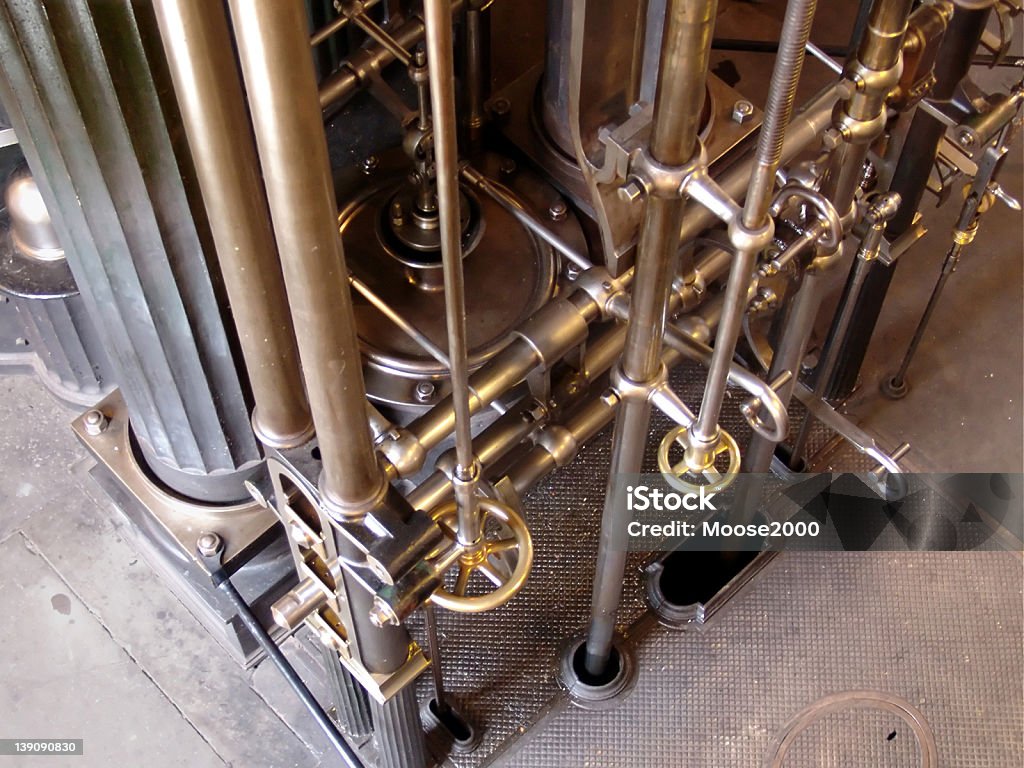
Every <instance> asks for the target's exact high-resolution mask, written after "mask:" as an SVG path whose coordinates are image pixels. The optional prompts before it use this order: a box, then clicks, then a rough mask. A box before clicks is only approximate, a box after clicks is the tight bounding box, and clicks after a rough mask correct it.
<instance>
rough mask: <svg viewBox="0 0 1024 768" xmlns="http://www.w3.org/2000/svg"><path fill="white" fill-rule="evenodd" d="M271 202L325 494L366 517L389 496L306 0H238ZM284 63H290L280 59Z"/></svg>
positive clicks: (242, 50) (235, 17) (245, 67)
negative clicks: (369, 416)
mask: <svg viewBox="0 0 1024 768" xmlns="http://www.w3.org/2000/svg"><path fill="white" fill-rule="evenodd" d="M231 11H232V21H233V23H234V27H235V37H236V40H237V42H238V49H239V54H240V56H241V61H242V72H243V75H244V76H245V84H246V90H247V92H248V96H249V107H250V110H251V112H252V116H253V123H254V127H255V132H256V142H257V145H258V147H259V154H260V160H261V162H262V164H263V173H264V177H265V180H266V185H267V199H268V201H269V203H270V213H271V217H272V219H273V224H274V234H275V237H276V238H277V246H278V251H279V253H280V255H281V262H282V265H283V270H284V278H285V284H286V285H287V288H288V298H289V300H290V308H291V313H292V318H293V322H294V324H295V333H296V336H297V337H298V343H299V355H300V357H301V359H302V369H303V376H304V378H305V382H306V390H307V392H308V394H309V401H310V409H311V411H312V415H313V423H314V425H315V426H316V431H317V435H318V441H319V447H320V454H321V456H322V457H323V475H322V479H321V491H322V493H323V496H324V500H325V501H326V502H327V503H328V504H332V505H334V506H335V507H336V508H337V510H338V512H339V514H342V515H345V514H363V513H365V512H366V511H367V510H368V509H369V508H371V507H372V506H373V504H374V503H375V502H376V500H377V499H378V498H379V497H380V495H381V494H382V493H383V487H384V485H385V480H384V475H383V472H382V471H381V467H380V465H379V463H378V461H377V456H376V454H375V453H374V450H373V446H372V444H371V442H370V430H369V426H368V425H367V423H366V406H365V403H364V400H365V389H364V387H363V376H362V365H361V363H360V358H359V344H358V340H357V338H356V331H355V321H354V316H353V312H352V298H351V294H350V292H349V286H348V269H347V267H346V265H345V258H344V254H343V253H342V249H341V241H340V238H339V236H338V232H337V226H336V224H335V206H334V190H333V185H332V183H331V175H330V165H329V162H328V158H327V146H326V143H325V139H324V132H323V125H322V123H321V115H320V109H319V106H318V105H319V99H318V97H317V93H316V81H315V78H314V75H313V63H312V61H311V60H310V59H309V55H308V50H309V44H308V37H307V35H308V33H307V32H306V24H305V19H304V18H303V14H302V8H301V6H300V5H299V4H298V3H292V2H278V1H277V0H259V1H258V2H256V3H243V2H241V0H235V2H232V3H231ZM278 62H288V65H287V66H280V65H278Z"/></svg>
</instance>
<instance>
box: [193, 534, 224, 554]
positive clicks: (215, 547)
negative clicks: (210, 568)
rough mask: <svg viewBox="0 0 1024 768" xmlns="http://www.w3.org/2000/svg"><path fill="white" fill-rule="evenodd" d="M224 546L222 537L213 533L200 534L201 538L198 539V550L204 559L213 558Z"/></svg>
mask: <svg viewBox="0 0 1024 768" xmlns="http://www.w3.org/2000/svg"><path fill="white" fill-rule="evenodd" d="M223 546H224V542H223V541H222V540H221V538H220V536H218V535H217V534H216V533H213V532H212V531H203V532H202V533H200V534H199V538H198V539H196V549H198V550H199V554H201V555H202V556H203V557H213V556H214V555H216V554H217V553H218V552H220V550H221V548H222V547H223Z"/></svg>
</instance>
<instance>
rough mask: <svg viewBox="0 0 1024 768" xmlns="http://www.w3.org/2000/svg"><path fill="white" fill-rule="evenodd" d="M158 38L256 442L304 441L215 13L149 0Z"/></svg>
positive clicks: (299, 396)
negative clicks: (241, 364) (250, 403)
mask: <svg viewBox="0 0 1024 768" xmlns="http://www.w3.org/2000/svg"><path fill="white" fill-rule="evenodd" d="M155 10H156V15H157V21H158V23H159V25H160V37H161V39H162V40H163V45H164V49H165V50H166V52H167V63H168V66H169V67H170V71H171V77H172V79H173V81H174V89H175V95H176V96H177V101H178V105H179V107H180V109H181V115H182V119H183V121H184V124H185V132H186V134H187V136H188V142H189V148H190V150H191V152H192V159H193V160H194V161H195V166H196V173H197V175H198V177H199V185H200V187H201V189H202V193H203V202H204V204H205V206H206V211H207V214H208V218H209V220H210V230H211V232H212V234H213V240H214V244H215V245H216V248H217V260H218V262H219V263H220V268H221V273H222V275H223V277H224V285H225V288H226V289H227V293H228V298H229V299H230V301H231V313H232V315H233V316H234V320H235V327H236V328H237V329H238V338H239V343H240V345H241V348H242V355H243V357H244V358H245V365H246V370H247V371H248V374H249V383H250V385H251V386H252V393H253V399H254V400H255V403H256V408H255V410H254V412H253V415H252V425H253V430H254V431H255V432H256V436H257V437H258V438H259V439H260V441H261V442H262V443H263V444H264V445H268V446H271V447H274V448H292V447H295V446H298V445H302V444H303V443H305V442H307V441H308V440H309V439H310V438H311V437H312V436H313V421H312V419H311V418H310V414H309V403H308V401H307V399H306V391H305V389H304V388H303V384H302V372H301V370H300V368H299V354H298V349H297V347H296V343H295V333H294V330H293V329H292V322H291V316H290V315H289V314H288V309H287V308H288V297H287V295H286V293H285V287H284V278H283V277H282V275H281V264H280V262H279V260H278V257H277V249H276V248H275V247H274V233H273V231H272V229H271V226H270V218H269V215H268V211H267V202H266V196H265V195H264V191H263V183H262V180H261V178H260V167H259V161H258V160H257V158H256V146H255V144H254V142H253V138H252V133H251V128H250V124H249V117H248V114H247V113H246V109H245V100H244V96H243V94H242V84H241V82H240V81H239V78H238V71H237V68H236V66H235V60H234V56H233V55H232V52H231V37H230V32H229V30H228V24H227V18H226V16H225V14H224V10H223V8H222V7H221V6H220V5H219V4H217V3H213V4H211V3H208V2H206V0H157V2H156V4H155Z"/></svg>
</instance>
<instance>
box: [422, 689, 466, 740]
mask: <svg viewBox="0 0 1024 768" xmlns="http://www.w3.org/2000/svg"><path fill="white" fill-rule="evenodd" d="M427 706H428V707H430V711H431V712H432V713H433V715H434V717H436V718H437V720H438V722H439V723H441V725H442V726H444V729H445V730H446V731H448V733H450V734H451V735H452V738H453V739H455V741H457V742H468V741H470V740H471V739H472V738H473V729H472V728H470V727H469V723H467V722H466V721H465V720H463V719H462V717H460V716H459V714H458V712H456V711H455V710H454V709H452V708H451V707H447V706H446V707H439V706H438V705H437V699H431V700H430V703H429V704H427Z"/></svg>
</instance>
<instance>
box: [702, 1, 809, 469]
mask: <svg viewBox="0 0 1024 768" xmlns="http://www.w3.org/2000/svg"><path fill="white" fill-rule="evenodd" d="M815 6H816V0H790V1H789V3H788V4H787V5H786V15H785V19H784V20H783V24H782V35H781V38H780V41H779V55H778V57H777V58H776V60H775V69H774V70H773V72H772V78H771V84H770V85H769V88H768V99H767V104H766V106H765V115H764V122H763V123H762V124H761V133H760V135H759V136H758V143H757V154H756V159H755V163H754V172H753V173H752V174H751V177H750V185H749V187H748V188H747V197H746V201H745V204H744V208H743V227H744V228H745V229H747V230H749V231H750V232H755V231H757V230H760V229H762V228H764V227H766V226H768V225H769V224H770V221H769V219H768V206H769V203H770V200H771V196H772V191H773V189H774V184H775V173H776V171H778V169H779V163H780V161H781V159H782V144H783V141H784V140H785V135H786V128H787V126H788V125H789V119H790V117H791V115H792V113H793V104H794V102H795V101H796V89H797V86H798V85H799V82H800V72H801V70H802V68H803V62H804V53H805V48H806V46H807V40H808V38H809V37H810V34H811V24H812V22H813V21H814V10H815ZM757 255H758V253H757V250H756V249H755V248H752V247H740V248H738V249H737V252H736V258H735V260H734V261H733V264H732V269H731V270H730V272H729V281H728V283H727V288H726V295H725V304H724V306H723V308H722V318H721V321H720V322H719V326H718V333H717V335H716V336H715V351H714V354H713V356H712V358H711V365H710V367H709V369H708V378H707V384H706V386H705V389H704V397H703V399H702V401H701V406H700V412H699V413H698V415H697V421H696V422H695V423H694V425H693V428H692V438H693V441H694V442H695V443H698V444H699V443H705V444H708V445H710V446H711V447H712V448H713V447H714V444H715V443H717V440H718V437H719V426H718V418H719V416H720V415H721V411H722V401H723V399H724V397H725V390H726V386H727V384H728V379H729V368H730V367H731V366H732V357H733V354H735V351H736V342H737V340H738V338H739V335H740V332H741V330H742V326H743V316H744V314H745V313H746V310H747V293H748V290H749V287H750V282H751V278H752V276H753V272H754V264H755V261H756V259H757ZM700 453H702V454H703V456H702V458H701V460H702V461H706V460H708V459H707V456H708V454H707V451H706V449H705V450H704V451H700ZM710 455H712V456H713V453H711V454H710Z"/></svg>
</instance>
